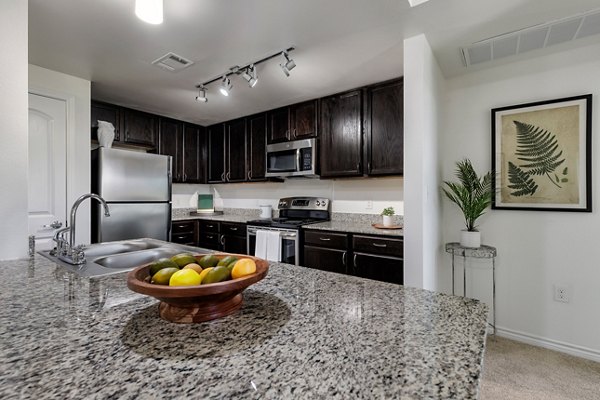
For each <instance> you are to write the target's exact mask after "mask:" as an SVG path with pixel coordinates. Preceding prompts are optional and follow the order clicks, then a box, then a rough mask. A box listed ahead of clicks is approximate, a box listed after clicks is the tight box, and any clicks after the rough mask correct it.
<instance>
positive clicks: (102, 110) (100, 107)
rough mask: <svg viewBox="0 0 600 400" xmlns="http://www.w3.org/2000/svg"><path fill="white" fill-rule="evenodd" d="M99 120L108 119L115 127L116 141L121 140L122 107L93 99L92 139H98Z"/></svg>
mask: <svg viewBox="0 0 600 400" xmlns="http://www.w3.org/2000/svg"><path fill="white" fill-rule="evenodd" d="M98 121H106V122H110V123H111V124H113V126H114V127H115V141H116V142H118V141H119V140H121V136H120V132H121V108H120V107H119V106H115V105H112V104H106V103H100V102H96V101H92V104H91V125H92V140H98Z"/></svg>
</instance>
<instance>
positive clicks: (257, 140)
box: [246, 113, 267, 181]
mask: <svg viewBox="0 0 600 400" xmlns="http://www.w3.org/2000/svg"><path fill="white" fill-rule="evenodd" d="M247 136H248V138H247V140H246V143H247V145H248V149H247V154H248V157H247V158H248V180H249V181H261V180H264V179H265V170H266V146H267V143H266V141H267V115H266V113H262V114H258V115H254V116H251V117H248V135H247Z"/></svg>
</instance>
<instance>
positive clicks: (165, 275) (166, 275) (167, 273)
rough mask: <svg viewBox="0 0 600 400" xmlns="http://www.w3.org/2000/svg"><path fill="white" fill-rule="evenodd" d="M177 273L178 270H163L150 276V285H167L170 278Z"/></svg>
mask: <svg viewBox="0 0 600 400" xmlns="http://www.w3.org/2000/svg"><path fill="white" fill-rule="evenodd" d="M178 271H179V268H163V269H161V270H159V271H157V272H156V273H155V274H154V275H152V280H151V281H150V283H154V284H155V285H168V284H169V279H171V276H172V275H173V274H174V273H175V272H178Z"/></svg>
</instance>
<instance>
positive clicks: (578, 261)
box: [405, 45, 600, 361]
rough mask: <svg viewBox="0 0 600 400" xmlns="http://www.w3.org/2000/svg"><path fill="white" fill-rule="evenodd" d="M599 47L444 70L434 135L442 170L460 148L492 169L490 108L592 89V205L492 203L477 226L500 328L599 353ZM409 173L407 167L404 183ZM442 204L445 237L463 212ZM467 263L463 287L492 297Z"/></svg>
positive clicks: (448, 169)
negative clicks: (488, 249)
mask: <svg viewBox="0 0 600 400" xmlns="http://www.w3.org/2000/svg"><path fill="white" fill-rule="evenodd" d="M598 54H600V45H596V46H589V47H586V48H581V49H576V50H571V51H568V52H562V53H558V54H554V55H551V56H546V57H543V58H537V59H533V60H528V61H522V62H518V63H513V64H509V65H505V66H501V67H496V68H492V69H487V70H483V71H480V72H475V73H471V74H468V75H465V76H462V77H457V78H454V79H450V80H448V81H447V97H446V101H445V107H446V113H445V122H444V129H443V131H440V139H441V145H442V146H443V148H444V151H443V153H442V158H441V161H442V165H443V176H444V178H445V179H453V178H454V177H453V170H454V163H455V162H456V161H457V160H459V159H461V158H463V157H468V158H470V159H471V160H472V161H473V164H474V166H475V167H476V169H477V170H478V171H479V172H480V173H481V172H483V171H485V170H489V169H491V156H490V153H491V132H490V110H491V109H492V108H496V107H500V106H507V105H513V104H520V103H526V102H532V101H539V100H547V99H555V98H560V97H567V96H573V95H580V94H587V93H593V94H594V99H593V102H594V106H593V117H592V119H593V122H592V124H593V133H592V135H593V140H592V142H593V148H592V155H593V158H592V166H593V173H592V177H593V182H592V187H593V192H592V193H593V198H594V212H593V213H568V212H546V211H543V212H540V211H538V212H533V211H506V210H492V211H490V212H489V213H488V214H486V215H485V216H484V217H483V218H482V219H481V220H480V230H481V231H482V237H483V241H484V242H485V243H488V244H491V245H494V246H496V247H497V248H498V262H497V283H496V288H497V308H498V310H497V324H498V326H499V327H500V328H501V330H500V333H501V334H503V335H505V336H509V337H514V338H518V339H521V340H525V341H529V342H532V343H535V344H539V345H544V346H547V347H554V348H557V349H560V350H563V351H567V352H571V353H573V354H579V355H583V356H586V357H589V358H594V359H596V360H598V361H600V312H599V311H598V310H599V308H600V261H599V260H600V246H599V245H598V244H599V240H600V213H599V212H598V204H599V203H598V199H599V198H600V171H598V166H599V164H598V162H596V160H597V159H598V155H600V140H599V139H598V134H599V133H600V128H599V124H600V118H599V117H600V115H599V112H598V111H599V107H598V102H599V99H598V93H600V58H599V57H598ZM405 169H406V170H408V168H405ZM409 182H410V180H409V177H408V176H407V177H406V183H407V188H406V191H407V192H408V191H409V190H410V187H408V183H409ZM408 200H409V199H408V198H407V204H406V205H407V213H408V212H410V210H409V201H408ZM443 213H444V231H443V236H444V237H443V239H444V241H445V242H448V241H457V240H458V238H459V233H458V232H459V230H460V229H462V225H463V222H462V218H461V214H460V212H459V210H458V209H457V208H456V207H455V206H454V205H452V204H451V203H450V202H449V201H446V200H444V202H443ZM407 222H408V221H407ZM406 224H407V225H408V223H406ZM407 229H408V226H407ZM441 255H442V256H443V257H444V259H443V264H444V267H445V270H441V273H442V274H443V276H444V278H445V279H444V281H443V285H442V286H441V288H442V289H443V290H445V291H447V292H448V291H450V286H451V285H450V277H451V275H450V272H449V270H450V258H449V256H448V255H446V254H443V252H441ZM473 265H474V267H476V268H474V271H470V273H471V274H472V275H473V276H472V278H473V279H472V280H471V281H470V284H469V288H468V291H469V292H470V293H473V294H475V295H478V296H481V298H482V299H485V300H487V302H489V303H491V275H490V272H489V269H485V266H484V264H483V263H474V264H473ZM460 274H461V276H462V272H460ZM469 276H470V275H469ZM554 284H559V285H566V286H567V287H568V288H569V290H570V295H571V301H570V302H569V303H568V304H565V303H558V302H555V301H553V285H554Z"/></svg>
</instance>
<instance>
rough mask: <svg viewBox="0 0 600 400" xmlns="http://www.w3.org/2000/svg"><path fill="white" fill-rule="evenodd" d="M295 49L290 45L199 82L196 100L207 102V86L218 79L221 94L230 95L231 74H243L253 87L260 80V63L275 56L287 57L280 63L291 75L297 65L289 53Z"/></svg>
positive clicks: (286, 72) (284, 70) (285, 71)
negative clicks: (258, 66)
mask: <svg viewBox="0 0 600 400" xmlns="http://www.w3.org/2000/svg"><path fill="white" fill-rule="evenodd" d="M293 50H295V48H294V47H288V48H287V49H285V50H283V51H278V52H277V53H273V54H270V55H268V56H266V57H263V58H261V59H260V60H257V61H254V62H251V63H248V64H246V65H244V66H242V67H240V66H238V65H235V66H233V67H231V68H229V69H228V70H227V71H226V72H225V73H224V74H222V75H219V76H218V77H216V78H213V79H211V80H209V81H206V82H203V83H199V84H197V85H196V88H197V89H198V96H196V101H198V102H201V103H206V102H207V101H208V98H207V97H206V90H207V89H206V87H207V86H208V85H210V84H211V83H214V82H217V81H221V86H220V87H219V91H220V92H221V94H222V95H223V96H229V92H231V88H232V87H233V85H232V84H231V80H230V79H229V77H230V76H231V75H241V76H242V78H243V79H244V80H245V81H246V82H247V83H248V86H250V87H251V88H253V87H254V86H256V83H257V82H258V73H257V70H256V66H257V65H258V64H260V63H264V62H266V61H269V60H271V59H273V58H275V57H280V56H283V57H285V62H284V63H281V64H279V65H280V66H281V68H282V69H283V72H284V73H285V74H286V76H290V71H291V70H292V69H293V68H294V67H295V66H296V63H295V62H294V60H292V59H291V58H290V57H289V55H288V53H290V52H291V51H293Z"/></svg>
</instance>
